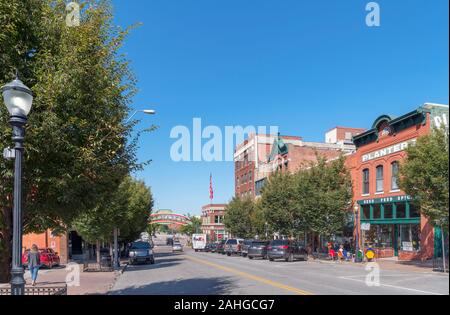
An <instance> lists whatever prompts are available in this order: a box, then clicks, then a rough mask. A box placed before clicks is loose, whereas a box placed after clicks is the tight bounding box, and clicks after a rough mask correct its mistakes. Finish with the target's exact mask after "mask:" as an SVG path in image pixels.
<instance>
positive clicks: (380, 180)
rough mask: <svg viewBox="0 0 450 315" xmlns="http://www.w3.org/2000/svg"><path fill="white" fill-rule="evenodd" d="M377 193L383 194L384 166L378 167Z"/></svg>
mask: <svg viewBox="0 0 450 315" xmlns="http://www.w3.org/2000/svg"><path fill="white" fill-rule="evenodd" d="M376 175H377V192H383V191H384V187H383V181H384V179H383V165H379V166H377V174H376Z"/></svg>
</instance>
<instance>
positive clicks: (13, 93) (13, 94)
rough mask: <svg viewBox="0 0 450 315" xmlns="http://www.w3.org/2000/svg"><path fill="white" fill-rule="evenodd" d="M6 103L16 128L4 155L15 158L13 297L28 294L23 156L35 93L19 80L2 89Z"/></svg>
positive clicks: (11, 122)
mask: <svg viewBox="0 0 450 315" xmlns="http://www.w3.org/2000/svg"><path fill="white" fill-rule="evenodd" d="M1 91H2V94H3V100H4V102H5V105H6V107H7V109H8V112H9V114H10V120H9V123H10V124H11V126H12V129H13V136H12V140H13V142H14V149H13V150H11V149H6V150H5V153H4V156H5V158H8V159H15V170H14V209H13V252H12V268H11V294H12V295H24V294H25V279H24V277H23V274H24V270H23V266H22V157H23V149H24V148H23V141H24V138H25V124H26V123H27V115H28V113H29V112H30V110H31V105H32V104H33V93H32V92H31V90H30V89H29V88H28V87H27V86H25V85H24V84H23V83H22V81H20V80H19V79H18V78H17V77H16V79H15V80H13V81H12V82H10V83H8V84H6V85H5V86H3V87H2V88H1Z"/></svg>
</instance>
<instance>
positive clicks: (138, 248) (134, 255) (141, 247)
mask: <svg viewBox="0 0 450 315" xmlns="http://www.w3.org/2000/svg"><path fill="white" fill-rule="evenodd" d="M128 257H129V263H130V265H133V264H135V263H140V262H142V263H150V264H154V263H155V257H154V256H153V249H152V246H151V244H150V243H149V242H134V243H132V245H131V247H130V252H129V255H128Z"/></svg>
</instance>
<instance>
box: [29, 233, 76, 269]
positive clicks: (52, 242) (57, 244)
mask: <svg viewBox="0 0 450 315" xmlns="http://www.w3.org/2000/svg"><path fill="white" fill-rule="evenodd" d="M33 244H36V245H37V246H38V247H39V248H51V249H53V251H54V252H56V253H58V255H59V257H60V259H61V264H67V263H68V262H69V236H68V234H67V233H63V234H62V235H54V234H53V232H52V231H51V230H47V231H46V232H44V233H40V234H35V233H30V234H26V235H24V236H23V239H22V246H23V250H26V249H30V248H31V246H32V245H33Z"/></svg>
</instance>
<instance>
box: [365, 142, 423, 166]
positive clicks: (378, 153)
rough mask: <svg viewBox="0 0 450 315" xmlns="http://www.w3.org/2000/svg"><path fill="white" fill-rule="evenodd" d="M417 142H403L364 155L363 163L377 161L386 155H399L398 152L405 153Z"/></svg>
mask: <svg viewBox="0 0 450 315" xmlns="http://www.w3.org/2000/svg"><path fill="white" fill-rule="evenodd" d="M416 142H417V139H412V140H408V141H405V142H401V143H398V144H395V145H392V146H390V147H387V148H384V149H381V150H377V151H374V152H370V153H368V154H364V155H363V156H362V161H363V162H367V161H371V160H375V159H378V158H381V157H384V156H386V155H390V154H394V153H397V152H400V151H404V150H406V149H407V148H408V146H410V145H414V144H416Z"/></svg>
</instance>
